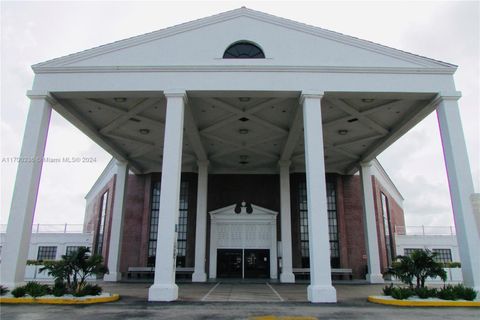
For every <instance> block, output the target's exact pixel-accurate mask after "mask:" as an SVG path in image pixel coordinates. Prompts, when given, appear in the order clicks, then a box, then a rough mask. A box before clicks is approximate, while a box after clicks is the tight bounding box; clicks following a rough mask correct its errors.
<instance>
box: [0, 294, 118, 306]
mask: <svg viewBox="0 0 480 320" xmlns="http://www.w3.org/2000/svg"><path fill="white" fill-rule="evenodd" d="M118 299H120V296H119V295H118V294H112V295H111V296H109V297H98V298H86V299H79V298H71V299H68V298H36V299H35V298H3V297H2V298H0V303H8V304H94V303H104V302H113V301H117V300H118Z"/></svg>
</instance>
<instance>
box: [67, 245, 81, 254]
mask: <svg viewBox="0 0 480 320" xmlns="http://www.w3.org/2000/svg"><path fill="white" fill-rule="evenodd" d="M78 248H80V246H67V250H66V251H65V255H67V256H68V255H69V254H71V253H72V252H75V251H77V250H78Z"/></svg>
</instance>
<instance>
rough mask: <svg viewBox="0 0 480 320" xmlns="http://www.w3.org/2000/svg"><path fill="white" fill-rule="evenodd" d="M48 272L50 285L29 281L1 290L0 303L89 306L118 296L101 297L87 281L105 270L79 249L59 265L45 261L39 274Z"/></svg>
mask: <svg viewBox="0 0 480 320" xmlns="http://www.w3.org/2000/svg"><path fill="white" fill-rule="evenodd" d="M43 271H47V273H48V275H49V276H52V277H53V278H54V279H55V283H54V284H53V285H48V284H42V283H38V282H35V281H30V282H28V283H27V284H26V285H23V286H17V287H16V288H14V289H13V290H10V288H5V287H3V286H0V295H1V297H0V303H46V304H92V303H102V302H111V301H116V300H118V299H119V298H120V297H119V295H117V294H110V293H103V292H102V291H103V290H102V288H101V287H100V286H99V285H97V284H92V283H88V282H87V278H89V277H91V276H93V275H98V274H104V273H106V272H108V269H107V268H106V267H105V266H104V265H103V258H102V256H100V255H90V249H89V248H87V247H79V248H78V250H76V251H73V252H71V253H69V254H67V255H64V256H62V259H61V260H59V261H46V262H45V263H44V267H42V268H41V269H40V272H43Z"/></svg>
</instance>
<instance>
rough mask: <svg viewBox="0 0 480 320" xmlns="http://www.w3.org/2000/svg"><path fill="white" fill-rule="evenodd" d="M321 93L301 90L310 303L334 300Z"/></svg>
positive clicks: (335, 295) (335, 299)
mask: <svg viewBox="0 0 480 320" xmlns="http://www.w3.org/2000/svg"><path fill="white" fill-rule="evenodd" d="M322 96H323V93H305V92H303V93H302V97H301V103H302V104H303V126H304V135H305V162H306V165H305V169H306V176H307V201H308V204H307V205H308V236H309V246H310V251H309V252H310V285H309V286H308V289H307V292H308V300H309V301H310V302H336V301H337V294H336V290H335V288H334V287H333V286H332V280H331V268H330V240H329V235H328V211H327V187H326V183H325V163H324V152H323V130H322V109H321V99H322Z"/></svg>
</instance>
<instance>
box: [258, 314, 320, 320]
mask: <svg viewBox="0 0 480 320" xmlns="http://www.w3.org/2000/svg"><path fill="white" fill-rule="evenodd" d="M250 320H318V318H315V317H302V316H282V317H276V316H271V315H270V316H259V317H251V318H250Z"/></svg>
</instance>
